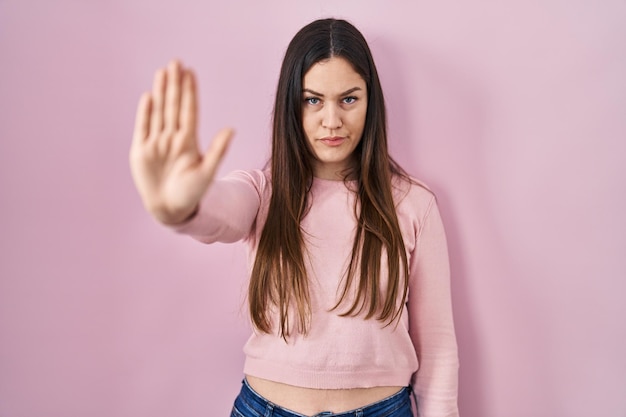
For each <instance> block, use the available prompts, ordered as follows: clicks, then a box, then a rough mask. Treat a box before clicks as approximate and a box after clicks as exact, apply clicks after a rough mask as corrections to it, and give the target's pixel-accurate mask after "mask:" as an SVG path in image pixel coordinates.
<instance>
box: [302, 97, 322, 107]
mask: <svg viewBox="0 0 626 417" xmlns="http://www.w3.org/2000/svg"><path fill="white" fill-rule="evenodd" d="M304 101H305V103H306V104H310V105H312V106H315V105H316V104H319V102H320V99H319V98H317V97H307V98H305V99H304Z"/></svg>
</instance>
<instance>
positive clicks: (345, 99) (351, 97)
mask: <svg viewBox="0 0 626 417" xmlns="http://www.w3.org/2000/svg"><path fill="white" fill-rule="evenodd" d="M356 101H357V98H356V97H353V96H350V97H346V98H344V99H343V102H344V103H346V104H353V103H354V102H356Z"/></svg>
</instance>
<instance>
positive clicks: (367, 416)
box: [234, 379, 411, 417]
mask: <svg viewBox="0 0 626 417" xmlns="http://www.w3.org/2000/svg"><path fill="white" fill-rule="evenodd" d="M410 393H411V388H410V387H404V388H402V389H401V390H400V391H398V392H397V393H395V394H393V395H391V396H390V397H387V398H385V399H383V400H380V401H377V402H375V403H373V404H369V405H366V406H364V407H360V408H357V409H354V410H350V411H345V412H341V413H336V414H335V413H332V412H330V411H324V412H321V413H318V414H316V415H315V416H314V417H322V416H333V417H378V416H390V417H393V416H396V415H397V416H400V415H402V416H404V415H407V414H406V413H401V414H394V412H400V409H401V408H403V407H404V409H405V410H408V411H409V413H408V415H411V414H410V410H411V398H410ZM235 408H236V409H238V411H239V414H234V415H244V416H245V417H247V416H263V417H269V416H272V417H306V416H305V415H303V414H298V413H296V412H294V411H291V410H288V409H285V408H282V407H280V406H277V405H275V404H273V403H271V402H270V401H268V400H266V399H265V398H263V397H262V396H261V395H260V394H258V393H257V392H255V391H254V390H253V389H252V387H250V385H249V384H248V381H246V380H245V379H244V380H243V382H242V387H241V392H240V393H239V396H238V397H237V399H236V400H235Z"/></svg>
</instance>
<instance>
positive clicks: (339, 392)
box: [246, 375, 403, 416]
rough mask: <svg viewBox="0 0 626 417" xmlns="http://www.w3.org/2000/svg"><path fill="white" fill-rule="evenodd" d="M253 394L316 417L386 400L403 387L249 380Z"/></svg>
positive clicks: (254, 378) (249, 378) (255, 378)
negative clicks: (334, 386) (316, 386)
mask: <svg viewBox="0 0 626 417" xmlns="http://www.w3.org/2000/svg"><path fill="white" fill-rule="evenodd" d="M246 379H247V380H248V384H250V387H252V389H253V390H254V391H256V392H257V393H258V394H259V395H261V396H262V397H264V398H265V399H266V400H268V401H270V402H271V403H273V404H275V405H278V406H280V407H282V408H286V409H288V410H291V411H295V412H296V413H298V414H304V415H306V416H313V415H315V414H319V413H321V412H323V411H331V412H333V413H343V412H344V411H350V410H354V409H357V408H361V407H364V406H367V405H369V404H372V403H375V402H377V401H380V400H383V399H385V398H387V397H390V396H392V395H393V394H395V393H397V392H399V391H400V390H401V389H402V388H403V387H387V386H385V387H372V388H354V389H313V388H303V387H296V386H293V385H287V384H281V383H280V382H274V381H269V380H267V379H262V378H257V377H254V376H249V375H248V376H246Z"/></svg>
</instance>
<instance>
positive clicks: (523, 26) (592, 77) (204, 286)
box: [0, 0, 626, 417]
mask: <svg viewBox="0 0 626 417" xmlns="http://www.w3.org/2000/svg"><path fill="white" fill-rule="evenodd" d="M326 16H337V17H345V18H348V19H350V20H351V21H352V22H354V23H355V24H356V25H357V26H358V27H359V28H360V29H361V30H362V31H363V32H364V34H365V35H366V37H367V39H368V40H369V42H370V45H371V47H372V49H373V53H374V56H375V58H376V60H377V64H378V66H379V71H380V74H381V77H382V82H383V87H384V89H385V93H386V98H387V102H388V107H389V112H390V125H391V141H392V151H393V154H394V155H395V156H396V158H397V159H398V160H399V161H400V162H401V163H402V164H403V165H404V166H405V167H406V168H407V169H408V170H409V171H410V172H412V173H413V174H414V175H416V176H418V177H420V178H422V179H423V180H425V181H426V182H427V183H428V184H430V185H431V187H432V188H433V189H434V190H435V191H436V192H437V194H438V196H439V201H440V205H441V207H442V211H443V214H444V220H445V223H446V226H447V229H448V234H449V239H450V251H451V256H452V271H453V298H454V307H455V315H456V316H455V319H456V324H457V329H458V339H459V345H460V355H461V362H462V369H461V386H460V407H461V412H462V416H463V417H544V416H545V417H577V416H581V417H582V416H607V417H624V416H626V394H625V393H626V354H625V353H626V302H624V299H625V298H626V260H625V259H626V256H624V255H625V252H626V251H625V249H626V220H625V218H626V215H625V213H626V181H625V172H624V171H625V169H624V159H625V156H626V3H624V1H621V0H606V1H597V0H572V1H568V2H564V1H554V0H543V1H534V0H531V1H527V0H511V1H489V0H477V1H473V2H463V1H457V2H455V1H449V0H439V1H415V2H408V1H400V0H398V1H388V2H383V1H380V0H378V1H375V0H359V1H356V0H354V1H308V2H305V1H287V0H284V1H279V0H274V1H254V0H249V1H231V2H226V1H219V2H218V1H212V2H209V1H191V0H182V1H181V0H179V1H176V2H174V1H165V0H161V1H153V0H150V1H148V0H109V1H99V2H95V1H94V2H89V1H76V0H74V1H72V0H65V1H63V0H54V1H52V0H49V1H43V0H41V1H36V0H0V61H1V63H0V204H1V206H0V207H1V208H0V210H1V216H0V259H1V261H0V416H2V417H39V416H45V417H70V416H91V417H105V416H106V417H109V416H115V417H137V416H150V417H161V416H162V417H165V416H189V417H194V416H197V417H200V416H218V415H222V416H224V415H227V414H228V412H229V410H230V407H231V405H232V401H233V399H234V397H235V395H236V392H237V391H238V389H239V386H240V381H241V378H242V374H241V369H242V361H243V356H242V353H241V347H242V345H243V343H244V341H245V339H246V337H247V334H248V332H249V329H248V327H247V325H246V320H245V315H244V314H242V312H241V305H242V302H243V298H242V289H243V283H244V279H245V258H244V250H243V247H242V246H240V245H220V244H217V245H214V246H212V247H208V246H205V245H201V244H199V243H196V242H194V241H192V240H191V239H189V238H186V237H181V236H178V235H175V234H174V233H172V232H171V231H169V230H167V229H165V228H163V227H160V226H159V225H157V224H156V223H155V222H154V221H153V220H151V219H150V218H149V217H148V215H147V214H146V213H145V212H144V210H143V208H142V206H141V203H140V201H139V199H138V196H137V194H136V192H135V190H134V188H133V185H132V182H131V178H130V174H129V168H128V148H129V143H130V136H131V131H132V125H133V118H134V113H135V105H136V101H137V99H138V97H139V95H140V93H141V92H142V91H143V90H146V89H148V88H149V86H150V83H151V77H152V73H153V71H154V70H155V69H156V68H157V67H159V66H162V65H164V64H165V63H167V61H168V60H169V59H170V58H173V57H179V58H181V59H182V60H183V61H184V62H185V63H188V64H190V65H192V66H193V67H194V68H195V69H196V70H197V72H198V74H199V78H200V88H201V106H202V120H201V132H202V140H203V144H204V145H206V144H207V143H208V141H209V138H210V137H211V136H212V134H213V133H214V132H215V131H217V130H218V129H219V128H220V127H222V126H224V125H231V126H234V127H235V128H236V129H237V132H238V135H237V137H236V141H235V142H234V144H233V146H232V148H231V151H230V153H229V155H228V158H227V160H226V162H225V164H224V166H223V167H222V170H221V172H222V173H225V172H228V171H230V170H232V169H237V168H244V169H246V168H255V167H259V166H261V165H262V164H263V162H264V160H265V158H266V157H267V155H268V144H269V141H268V130H269V129H268V127H269V117H270V113H271V109H272V100H273V96H274V88H275V83H276V79H277V74H278V70H279V65H280V61H281V58H282V55H283V52H284V50H285V48H286V46H287V43H288V42H289V40H290V39H291V37H292V36H293V35H294V34H295V32H296V31H297V29H299V28H300V27H301V26H302V25H304V24H306V23H308V22H309V21H311V20H313V19H315V18H319V17H326Z"/></svg>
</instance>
